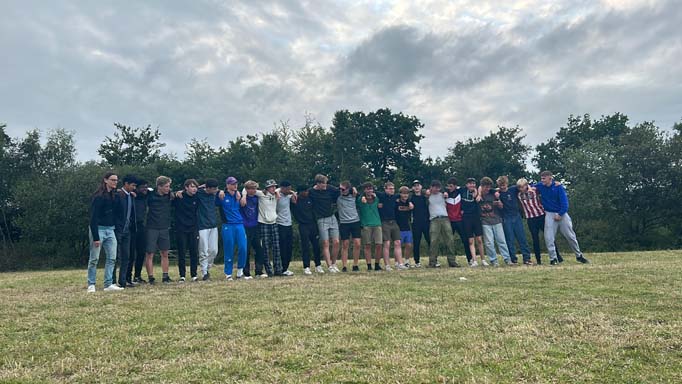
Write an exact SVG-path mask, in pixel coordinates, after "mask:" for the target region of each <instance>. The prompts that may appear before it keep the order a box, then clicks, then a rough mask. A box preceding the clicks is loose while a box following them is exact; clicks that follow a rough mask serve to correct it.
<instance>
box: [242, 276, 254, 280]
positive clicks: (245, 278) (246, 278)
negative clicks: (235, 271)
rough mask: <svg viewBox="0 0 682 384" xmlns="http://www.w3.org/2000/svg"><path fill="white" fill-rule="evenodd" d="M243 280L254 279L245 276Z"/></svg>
mask: <svg viewBox="0 0 682 384" xmlns="http://www.w3.org/2000/svg"><path fill="white" fill-rule="evenodd" d="M243 279H244V280H251V279H253V277H251V276H244V277H243Z"/></svg>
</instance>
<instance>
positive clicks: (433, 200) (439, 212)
mask: <svg viewBox="0 0 682 384" xmlns="http://www.w3.org/2000/svg"><path fill="white" fill-rule="evenodd" d="M429 214H430V217H431V220H433V219H435V218H436V217H448V211H447V209H446V208H445V197H444V196H443V194H442V193H441V192H438V193H432V194H431V195H430V196H429Z"/></svg>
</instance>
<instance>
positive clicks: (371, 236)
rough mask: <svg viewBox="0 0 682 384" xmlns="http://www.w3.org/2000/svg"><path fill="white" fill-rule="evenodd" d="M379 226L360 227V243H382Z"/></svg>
mask: <svg viewBox="0 0 682 384" xmlns="http://www.w3.org/2000/svg"><path fill="white" fill-rule="evenodd" d="M382 243H383V238H382V236H381V227H362V244H364V245H368V244H375V245H376V244H382Z"/></svg>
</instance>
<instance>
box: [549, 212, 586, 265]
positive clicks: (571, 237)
mask: <svg viewBox="0 0 682 384" xmlns="http://www.w3.org/2000/svg"><path fill="white" fill-rule="evenodd" d="M559 230H560V231H561V234H562V235H563V236H564V238H565V239H566V241H568V245H569V247H571V250H573V252H574V253H575V257H576V258H578V259H579V258H581V257H583V253H582V252H581V251H580V245H579V244H578V238H577V237H576V235H575V231H574V230H573V220H571V216H569V215H568V213H565V214H564V217H563V218H562V219H561V221H559ZM555 249H556V247H555Z"/></svg>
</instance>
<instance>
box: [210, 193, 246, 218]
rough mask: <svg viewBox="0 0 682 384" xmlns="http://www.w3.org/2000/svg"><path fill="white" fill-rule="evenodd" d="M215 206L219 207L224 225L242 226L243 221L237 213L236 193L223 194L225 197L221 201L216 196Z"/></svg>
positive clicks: (237, 201) (237, 200)
mask: <svg viewBox="0 0 682 384" xmlns="http://www.w3.org/2000/svg"><path fill="white" fill-rule="evenodd" d="M215 204H216V205H217V206H218V207H220V209H221V211H222V217H223V220H224V221H225V224H243V223H244V219H242V215H241V213H240V212H239V199H237V192H235V193H234V195H231V194H230V193H229V192H227V191H226V192H225V197H224V198H223V199H222V200H221V199H220V196H219V195H216V200H215Z"/></svg>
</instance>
